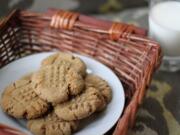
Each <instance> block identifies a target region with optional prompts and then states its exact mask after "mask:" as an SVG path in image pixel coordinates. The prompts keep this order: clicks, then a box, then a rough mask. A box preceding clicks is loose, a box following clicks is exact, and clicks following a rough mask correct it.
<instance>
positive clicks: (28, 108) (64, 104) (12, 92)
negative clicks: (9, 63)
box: [1, 53, 112, 135]
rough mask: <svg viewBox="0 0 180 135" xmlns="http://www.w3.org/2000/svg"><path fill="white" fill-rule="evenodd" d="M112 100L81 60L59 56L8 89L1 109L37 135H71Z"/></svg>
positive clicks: (55, 55) (108, 90)
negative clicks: (25, 123)
mask: <svg viewBox="0 0 180 135" xmlns="http://www.w3.org/2000/svg"><path fill="white" fill-rule="evenodd" d="M111 98H112V91H111V88H110V87H109V85H108V83H107V82H106V81H104V80H103V79H102V78H100V77H98V76H96V75H93V74H87V73H86V65H85V63H84V62H83V61H82V60H81V59H80V58H78V57H74V56H73V55H71V54H67V53H56V54H53V55H51V56H49V57H47V58H45V59H44V60H43V61H42V63H41V67H40V69H39V70H38V71H37V72H35V73H31V74H29V75H26V76H24V77H22V78H21V79H19V80H17V81H15V82H14V83H12V84H10V85H9V86H7V87H6V89H5V90H4V92H3V94H2V98H1V107H2V109H3V110H4V111H5V112H6V113H7V114H9V115H11V116H13V117H15V118H25V119H27V120H28V122H27V127H28V129H29V130H30V131H31V132H32V133H33V134H35V135H71V134H72V133H74V132H75V131H77V130H78V124H79V122H81V120H82V119H85V118H87V117H89V116H90V115H92V114H95V113H96V112H100V111H102V110H103V109H105V107H106V106H107V104H108V103H109V102H110V101H111Z"/></svg>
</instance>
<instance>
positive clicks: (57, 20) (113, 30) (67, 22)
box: [49, 9, 146, 40]
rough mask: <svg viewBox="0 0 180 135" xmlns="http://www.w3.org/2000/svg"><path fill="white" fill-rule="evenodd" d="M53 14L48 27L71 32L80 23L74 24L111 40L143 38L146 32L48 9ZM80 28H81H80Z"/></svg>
mask: <svg viewBox="0 0 180 135" xmlns="http://www.w3.org/2000/svg"><path fill="white" fill-rule="evenodd" d="M49 11H51V12H53V15H52V17H51V22H50V27H52V28H56V29H57V28H59V29H68V30H71V29H72V28H73V27H74V26H77V25H81V23H78V24H77V25H76V24H75V23H76V22H78V21H79V22H83V24H86V25H83V26H82V27H86V28H87V29H88V30H90V31H95V32H102V33H106V34H109V38H110V39H111V40H118V39H119V38H120V37H123V38H128V37H129V36H130V35H131V34H132V33H135V34H138V35H142V36H145V35H146V31H145V30H144V29H141V28H137V27H136V26H134V25H129V24H125V23H120V22H115V23H112V22H110V21H102V20H99V19H94V18H93V21H92V17H88V16H85V15H80V14H79V13H75V12H70V11H64V10H57V9H49ZM80 27H81V26H80Z"/></svg>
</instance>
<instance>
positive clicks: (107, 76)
mask: <svg viewBox="0 0 180 135" xmlns="http://www.w3.org/2000/svg"><path fill="white" fill-rule="evenodd" d="M51 54H52V53H39V54H35V55H31V56H27V57H24V58H21V59H19V60H16V61H14V62H12V63H10V64H8V65H7V66H5V67H3V68H2V69H0V94H1V93H2V91H3V89H4V88H5V87H6V86H7V85H8V84H10V83H11V82H13V81H15V80H17V79H19V78H20V77H21V76H23V75H25V74H27V73H30V72H33V71H36V70H37V69H38V68H39V67H40V63H41V61H42V59H44V58H45V57H47V56H49V55H51ZM75 55H77V54H75ZM77 56H79V57H80V58H81V59H82V60H83V61H84V62H85V63H86V65H87V68H88V70H87V71H88V72H89V73H93V74H96V75H98V76H100V77H102V78H103V79H104V80H106V81H107V82H108V83H109V85H110V86H111V88H112V93H113V96H112V97H113V98H112V101H111V102H110V103H109V104H108V106H107V108H106V109H105V110H104V111H103V112H101V113H99V114H98V115H95V116H92V117H90V118H88V120H85V121H83V122H82V123H81V126H83V128H82V129H81V130H80V131H78V132H77V133H75V135H102V134H104V133H106V132H107V131H108V130H109V129H110V128H111V127H112V126H113V125H114V124H115V123H116V122H117V120H118V118H119V117H120V116H121V114H122V111H123V108H124V102H125V96H124V90H123V87H122V84H121V82H120V80H119V79H118V77H117V76H116V75H115V74H114V73H113V72H112V71H111V70H110V69H109V68H108V67H106V66H105V65H103V64H101V63H100V62H98V61H96V60H94V59H92V58H89V57H86V56H82V55H77ZM0 123H4V124H8V125H10V126H13V127H16V128H19V129H21V130H22V131H24V132H26V133H27V134H31V133H30V132H28V130H27V129H26V128H25V123H24V122H22V121H19V120H18V121H17V120H15V119H13V118H11V117H9V116H7V115H6V114H4V113H3V112H2V110H1V109H0Z"/></svg>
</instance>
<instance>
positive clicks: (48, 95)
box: [32, 64, 84, 104]
mask: <svg viewBox="0 0 180 135" xmlns="http://www.w3.org/2000/svg"><path fill="white" fill-rule="evenodd" d="M32 81H33V83H34V84H35V89H34V91H35V93H36V94H37V95H39V96H40V97H41V98H42V99H44V100H46V101H48V102H51V103H53V104H57V103H61V102H64V101H66V100H68V98H69V96H72V95H73V96H74V95H77V94H79V93H80V92H81V91H82V90H83V88H84V80H83V78H82V76H81V75H79V74H78V73H77V72H76V71H75V70H73V69H72V68H70V67H69V66H67V65H66V64H64V65H49V66H45V67H43V68H41V69H40V70H39V71H38V72H36V73H34V75H33V77H32Z"/></svg>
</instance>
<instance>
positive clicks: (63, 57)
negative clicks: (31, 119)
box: [41, 52, 86, 76]
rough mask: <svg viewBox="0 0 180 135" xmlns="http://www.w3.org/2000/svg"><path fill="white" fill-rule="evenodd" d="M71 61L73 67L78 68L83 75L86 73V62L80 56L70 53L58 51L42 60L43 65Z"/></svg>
mask: <svg viewBox="0 0 180 135" xmlns="http://www.w3.org/2000/svg"><path fill="white" fill-rule="evenodd" d="M64 63H69V64H70V65H71V67H73V68H74V69H75V70H77V72H78V73H80V74H81V75H82V76H85V74H86V65H85V63H84V62H83V61H82V60H81V59H80V58H78V57H75V56H73V55H71V54H68V53H62V52H61V53H56V54H53V55H50V56H49V57H47V58H45V59H44V60H43V61H42V62H41V65H42V66H47V65H52V64H64Z"/></svg>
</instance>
